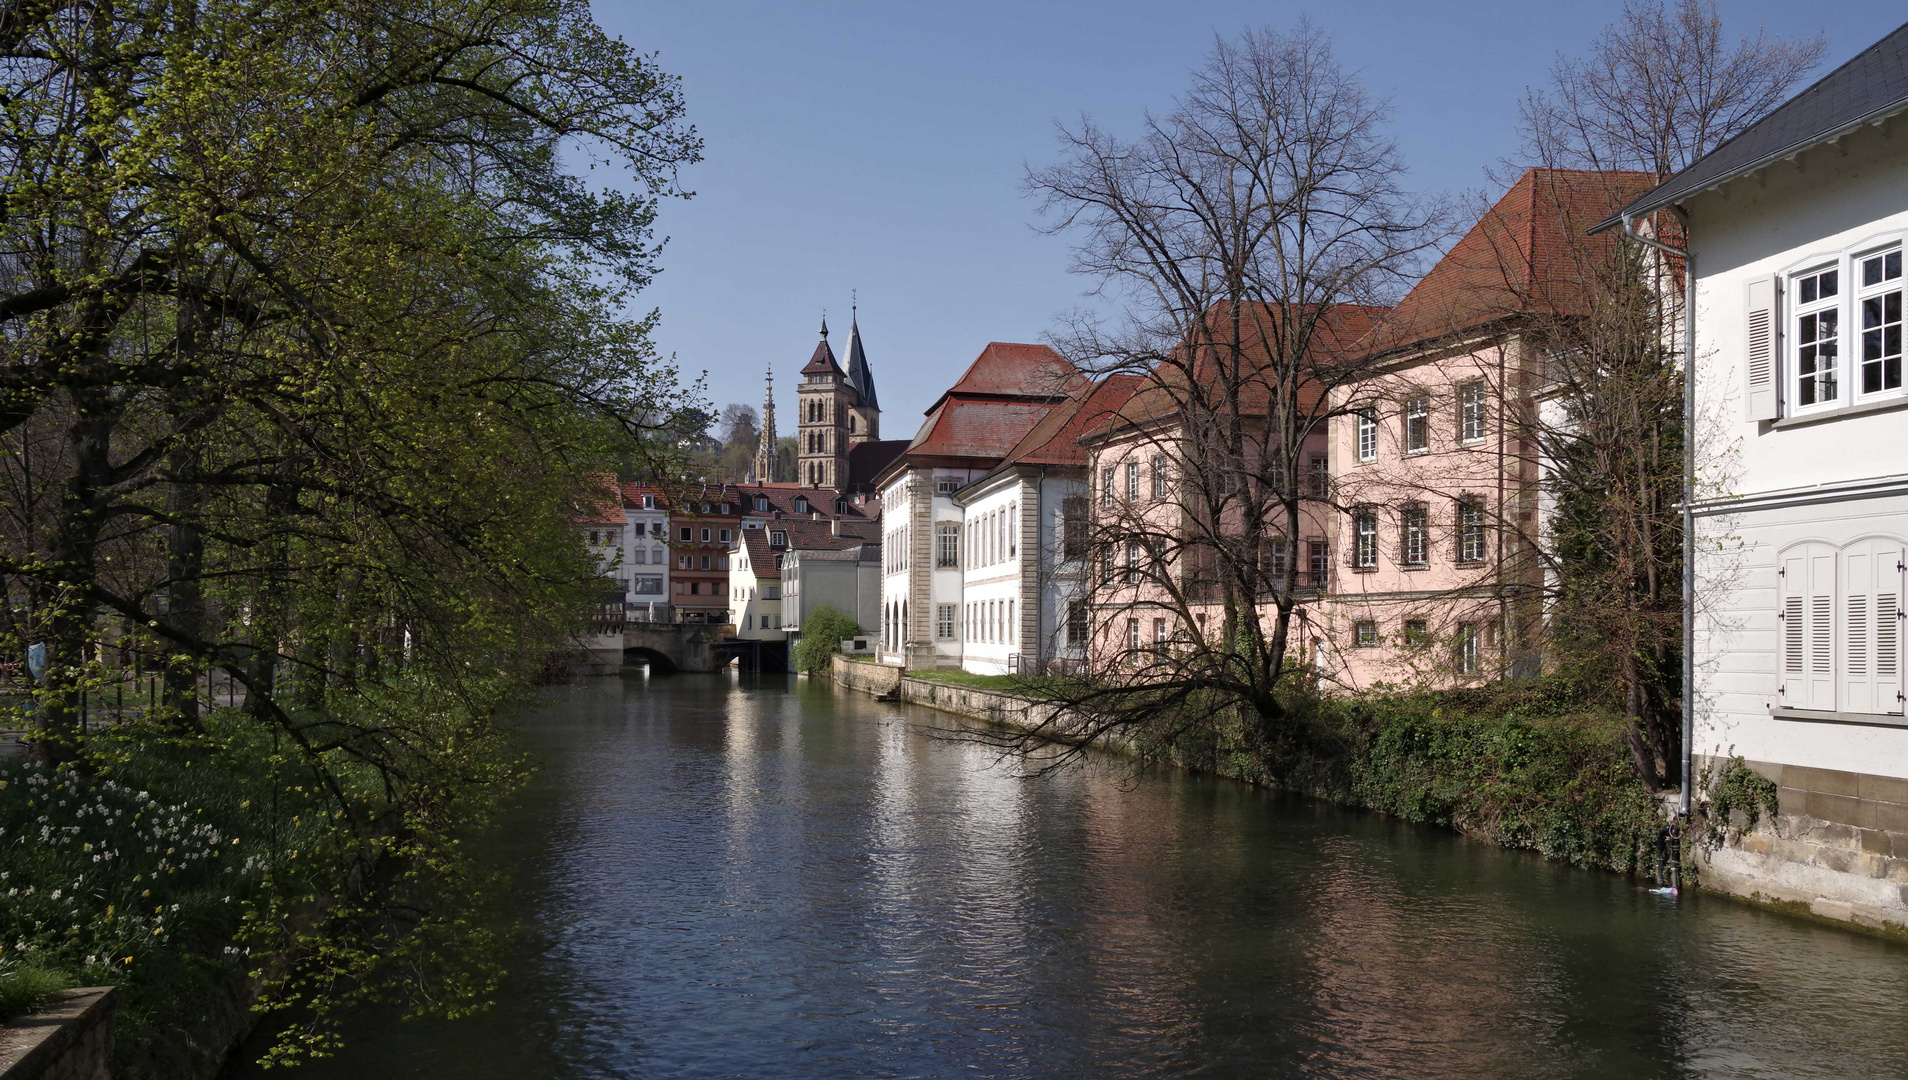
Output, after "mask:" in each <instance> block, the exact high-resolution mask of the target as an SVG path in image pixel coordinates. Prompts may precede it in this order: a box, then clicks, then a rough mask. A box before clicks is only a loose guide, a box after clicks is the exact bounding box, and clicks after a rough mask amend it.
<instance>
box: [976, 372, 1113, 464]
mask: <svg viewBox="0 0 1908 1080" xmlns="http://www.w3.org/2000/svg"><path fill="white" fill-rule="evenodd" d="M1145 381H1146V380H1145V379H1143V378H1141V377H1140V376H1138V375H1108V376H1107V377H1106V378H1104V379H1101V380H1100V381H1099V382H1098V383H1096V384H1094V386H1093V388H1092V389H1091V390H1089V391H1087V392H1086V393H1084V394H1079V395H1076V396H1074V397H1073V398H1071V399H1069V400H1068V401H1067V402H1066V403H1065V404H1063V405H1061V406H1059V407H1058V408H1056V409H1054V410H1052V411H1051V412H1049V413H1047V415H1046V416H1043V417H1041V418H1040V422H1039V423H1037V424H1035V425H1034V426H1033V430H1031V431H1029V432H1027V434H1026V435H1025V436H1024V437H1023V438H1022V439H1021V440H1020V442H1019V443H1018V444H1017V445H1015V446H1014V448H1013V449H1011V450H1009V451H1007V455H1006V456H1005V457H1004V458H1002V459H1001V463H1000V464H1001V467H1002V468H1005V467H1006V466H1009V465H1056V466H1062V467H1065V466H1075V467H1084V466H1085V465H1086V463H1087V451H1086V447H1085V446H1083V445H1081V443H1080V438H1081V436H1083V435H1085V434H1086V433H1087V432H1088V431H1091V430H1093V429H1094V428H1097V427H1099V426H1100V425H1101V424H1104V423H1106V422H1107V421H1108V420H1110V419H1112V418H1113V416H1114V415H1115V414H1116V413H1117V412H1118V411H1119V409H1120V408H1121V407H1122V406H1124V405H1125V404H1126V402H1127V400H1128V399H1129V398H1131V397H1132V396H1133V394H1134V392H1135V391H1137V390H1138V389H1139V388H1140V386H1141V385H1142V384H1143V383H1144V382H1145Z"/></svg>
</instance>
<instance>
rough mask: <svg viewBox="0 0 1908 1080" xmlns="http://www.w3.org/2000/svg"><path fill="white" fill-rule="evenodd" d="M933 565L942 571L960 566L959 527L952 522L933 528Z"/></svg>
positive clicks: (942, 523)
mask: <svg viewBox="0 0 1908 1080" xmlns="http://www.w3.org/2000/svg"><path fill="white" fill-rule="evenodd" d="M934 539H935V546H934V565H935V566H938V567H941V568H943V569H948V568H956V567H959V566H960V565H961V527H960V525H959V524H958V523H956V522H952V521H943V522H941V523H940V524H938V525H936V526H934Z"/></svg>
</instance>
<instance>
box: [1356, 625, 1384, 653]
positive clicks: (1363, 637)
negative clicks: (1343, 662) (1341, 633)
mask: <svg viewBox="0 0 1908 1080" xmlns="http://www.w3.org/2000/svg"><path fill="white" fill-rule="evenodd" d="M1352 646H1353V647H1354V648H1359V649H1375V648H1377V647H1378V624H1377V623H1375V622H1371V621H1370V620H1366V621H1364V622H1355V623H1353V624H1352Z"/></svg>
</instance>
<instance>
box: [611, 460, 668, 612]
mask: <svg viewBox="0 0 1908 1080" xmlns="http://www.w3.org/2000/svg"><path fill="white" fill-rule="evenodd" d="M622 494H623V518H624V522H625V528H624V530H623V542H622V544H621V548H622V555H623V562H622V569H621V570H620V571H618V573H617V575H616V576H617V577H618V578H620V579H622V581H623V582H624V585H625V590H626V592H625V595H626V601H627V607H628V613H629V617H630V618H632V619H647V620H651V621H654V622H668V621H669V504H668V501H667V499H666V497H665V496H664V495H663V492H662V489H661V488H658V487H654V486H651V485H647V484H635V483H629V484H624V485H622Z"/></svg>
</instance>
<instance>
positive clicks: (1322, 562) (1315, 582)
mask: <svg viewBox="0 0 1908 1080" xmlns="http://www.w3.org/2000/svg"><path fill="white" fill-rule="evenodd" d="M1305 546H1306V548H1307V549H1308V550H1309V558H1308V559H1307V562H1308V563H1309V565H1308V566H1306V570H1307V572H1309V573H1310V574H1311V575H1312V578H1311V580H1312V588H1314V589H1322V588H1324V587H1325V581H1326V579H1327V578H1328V577H1330V576H1331V572H1332V562H1331V558H1332V547H1331V545H1330V544H1328V543H1326V542H1325V541H1323V540H1307V541H1306V542H1305Z"/></svg>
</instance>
